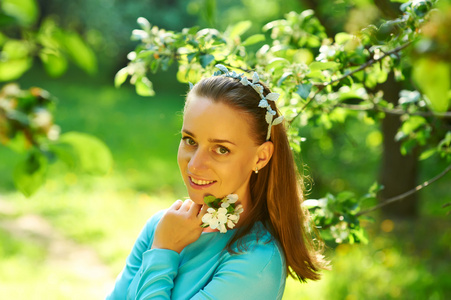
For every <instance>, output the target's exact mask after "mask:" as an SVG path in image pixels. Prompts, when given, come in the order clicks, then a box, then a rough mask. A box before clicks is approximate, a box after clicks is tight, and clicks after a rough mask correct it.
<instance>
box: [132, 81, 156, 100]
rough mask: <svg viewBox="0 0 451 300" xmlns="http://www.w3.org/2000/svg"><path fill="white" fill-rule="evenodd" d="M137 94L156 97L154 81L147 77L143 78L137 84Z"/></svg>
mask: <svg viewBox="0 0 451 300" xmlns="http://www.w3.org/2000/svg"><path fill="white" fill-rule="evenodd" d="M135 89H136V93H137V94H138V95H140V96H144V97H151V96H154V95H155V91H154V90H153V84H152V81H150V80H149V79H148V78H147V77H141V78H139V79H138V80H136V82H135Z"/></svg>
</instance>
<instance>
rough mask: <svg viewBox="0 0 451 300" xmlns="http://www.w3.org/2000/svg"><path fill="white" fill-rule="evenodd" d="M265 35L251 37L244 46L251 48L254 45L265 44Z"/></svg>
mask: <svg viewBox="0 0 451 300" xmlns="http://www.w3.org/2000/svg"><path fill="white" fill-rule="evenodd" d="M265 39H266V38H265V35H263V34H254V35H251V36H250V37H248V38H247V39H246V40H245V41H244V42H243V43H242V45H243V46H250V45H254V44H257V43H260V42H264V41H265Z"/></svg>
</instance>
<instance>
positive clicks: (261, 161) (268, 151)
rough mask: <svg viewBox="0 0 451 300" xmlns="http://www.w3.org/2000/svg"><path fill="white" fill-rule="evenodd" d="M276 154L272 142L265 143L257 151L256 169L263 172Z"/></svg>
mask: <svg viewBox="0 0 451 300" xmlns="http://www.w3.org/2000/svg"><path fill="white" fill-rule="evenodd" d="M273 153H274V144H273V143H272V142H271V141H267V142H264V143H263V144H261V145H260V146H259V147H258V150H257V163H256V167H257V168H258V169H259V170H261V169H263V168H264V167H265V166H266V165H267V164H268V163H269V160H270V159H271V157H272V154H273Z"/></svg>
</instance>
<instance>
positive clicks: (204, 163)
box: [188, 147, 209, 174]
mask: <svg viewBox="0 0 451 300" xmlns="http://www.w3.org/2000/svg"><path fill="white" fill-rule="evenodd" d="M208 154H209V153H208V149H203V148H200V147H199V148H197V149H196V151H195V152H194V153H193V155H192V156H191V157H190V158H189V161H188V171H189V172H191V173H193V174H198V173H199V171H202V170H206V169H208V164H209V155H208Z"/></svg>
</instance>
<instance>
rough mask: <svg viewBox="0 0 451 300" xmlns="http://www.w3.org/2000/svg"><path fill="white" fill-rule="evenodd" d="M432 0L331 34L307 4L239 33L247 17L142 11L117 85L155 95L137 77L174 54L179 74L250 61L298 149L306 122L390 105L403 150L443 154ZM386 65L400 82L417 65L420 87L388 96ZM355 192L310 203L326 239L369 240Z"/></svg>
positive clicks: (373, 112)
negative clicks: (164, 19) (148, 15)
mask: <svg viewBox="0 0 451 300" xmlns="http://www.w3.org/2000/svg"><path fill="white" fill-rule="evenodd" d="M436 2H437V1H404V3H403V4H402V5H401V10H402V14H401V15H400V16H399V17H398V18H396V19H393V20H389V21H385V22H383V23H382V24H380V25H379V26H376V25H368V26H366V27H365V28H363V29H362V30H361V31H360V32H358V33H355V34H350V33H346V32H340V33H338V34H336V35H335V36H334V37H328V36H327V34H326V31H325V29H324V28H323V26H322V25H321V23H320V22H319V20H318V19H317V18H316V17H315V13H314V11H312V10H305V11H303V12H301V13H295V12H290V13H289V14H287V15H286V16H285V18H284V19H281V20H276V21H272V22H270V23H268V24H267V25H265V26H264V27H263V29H262V32H263V33H257V34H254V35H252V36H250V37H247V38H243V35H244V33H246V31H247V30H248V29H249V28H250V22H249V21H244V22H240V23H237V24H235V25H231V26H229V27H228V28H227V29H226V30H225V31H224V32H220V31H218V30H216V29H199V28H197V27H192V28H185V29H183V30H182V31H180V32H174V31H166V30H164V29H160V28H158V27H157V26H151V25H150V23H149V22H148V21H145V20H143V19H142V18H140V19H139V21H138V23H139V24H140V26H141V29H139V30H134V31H133V35H132V37H133V39H135V40H138V41H140V43H139V44H138V46H137V47H136V49H135V51H133V52H131V53H130V54H129V56H128V58H129V59H130V63H129V64H128V66H127V67H125V68H124V69H122V70H120V71H119V72H118V73H117V75H116V79H115V84H116V86H120V85H121V84H122V83H123V82H125V80H126V79H127V77H129V76H130V78H131V79H130V83H132V84H135V85H136V88H137V92H138V93H139V94H141V95H144V94H148V95H151V94H153V89H152V87H151V85H150V84H148V83H147V84H146V87H147V89H146V90H144V89H141V87H139V85H140V82H141V81H142V80H145V81H146V82H147V78H148V77H147V74H149V73H155V72H158V71H159V70H160V69H161V70H165V69H168V68H169V66H170V65H172V64H173V63H175V62H177V63H178V74H177V79H178V80H179V81H181V82H196V81H198V80H199V79H200V77H201V76H204V75H206V76H208V75H209V74H212V73H213V72H214V65H216V64H217V63H220V64H222V65H225V66H226V67H228V68H229V69H232V70H236V71H238V72H240V71H244V72H250V71H251V70H255V71H257V72H258V73H259V74H260V78H261V80H263V81H264V82H265V83H266V84H268V85H269V86H270V88H271V89H272V90H273V91H275V92H278V93H280V94H281V95H282V97H281V99H282V100H281V101H280V102H279V107H280V109H281V111H282V113H283V114H284V115H285V118H286V120H287V121H288V124H289V125H291V126H292V128H293V129H290V130H289V133H290V140H291V145H292V147H293V150H295V151H300V150H301V148H300V141H301V140H302V137H301V136H300V135H299V129H300V128H301V127H302V124H306V123H314V124H316V125H317V126H319V127H322V128H324V130H326V131H328V130H331V129H333V128H334V127H335V126H340V125H339V124H342V123H344V121H345V120H346V119H348V118H355V117H356V116H358V117H359V116H360V117H361V116H362V114H363V116H364V118H366V119H371V120H372V122H373V123H374V122H377V121H379V120H380V119H382V118H384V117H385V115H386V114H395V115H401V116H402V118H401V119H402V121H403V125H402V126H401V128H400V130H399V133H398V135H397V139H398V140H399V141H402V147H401V151H402V153H404V154H407V153H409V152H410V151H412V149H413V148H415V147H420V148H421V150H422V151H423V155H421V158H422V159H426V158H428V157H431V156H432V155H433V154H434V153H439V154H440V156H442V157H445V158H447V159H449V147H448V146H449V143H448V141H447V140H446V136H447V131H448V130H447V129H446V128H447V127H446V120H442V119H443V117H445V118H449V117H451V115H450V113H449V112H448V108H449V106H450V102H451V98H450V97H449V96H450V93H451V92H450V88H451V87H450V86H449V82H450V80H449V76H450V74H449V73H450V72H449V71H450V63H451V59H450V57H449V53H448V52H449V51H448V52H447V51H444V49H449V48H450V46H451V44H450V43H449V35H447V34H445V33H444V32H446V30H445V31H444V28H445V26H447V25H448V23H449V19H450V18H448V17H447V16H448V15H449V12H450V11H451V6H450V5H449V4H446V1H438V2H439V4H437V3H436ZM420 54H421V58H419V55H420ZM390 74H394V75H395V78H396V79H397V80H399V81H403V80H405V78H409V76H411V74H413V78H414V79H415V80H416V82H417V85H418V89H415V88H414V87H412V86H411V85H410V83H409V82H405V86H406V89H405V90H403V91H402V92H401V93H400V95H399V101H398V103H395V104H393V103H390V102H389V101H388V99H385V95H384V93H383V91H382V90H381V88H380V84H382V83H385V82H386V81H387V79H388V77H389V75H390ZM354 111H357V112H361V113H360V114H356V113H354ZM322 142H323V143H325V142H327V140H325V141H322ZM373 197H375V196H373ZM363 198H365V197H363ZM361 200H362V199H359V197H356V196H354V194H353V193H351V192H350V191H343V192H342V193H339V194H338V195H337V196H334V195H331V194H329V195H327V196H326V197H325V198H324V199H322V200H321V201H320V200H318V202H315V203H316V204H315V205H312V206H311V209H312V211H313V212H314V214H315V215H316V219H315V222H316V226H318V227H321V228H327V229H328V231H327V232H325V233H324V234H325V235H326V236H327V237H326V239H330V240H335V242H337V243H341V242H344V241H346V242H351V243H352V242H361V241H365V240H366V238H365V235H364V233H363V231H362V228H361V226H360V222H359V219H361V218H362V216H361V215H359V213H358V211H359V208H360V206H361V205H362V204H361Z"/></svg>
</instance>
